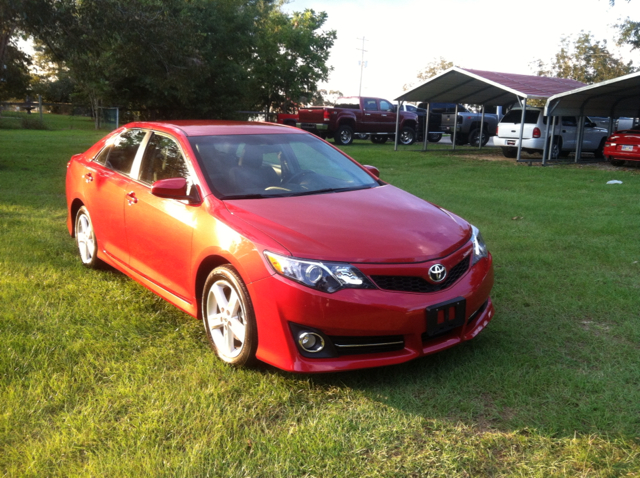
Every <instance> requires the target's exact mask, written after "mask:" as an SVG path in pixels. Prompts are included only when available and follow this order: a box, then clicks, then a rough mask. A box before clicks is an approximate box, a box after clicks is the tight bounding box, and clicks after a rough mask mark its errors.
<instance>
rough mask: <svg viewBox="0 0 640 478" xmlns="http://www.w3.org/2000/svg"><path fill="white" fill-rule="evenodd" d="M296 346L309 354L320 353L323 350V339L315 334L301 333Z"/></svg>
mask: <svg viewBox="0 0 640 478" xmlns="http://www.w3.org/2000/svg"><path fill="white" fill-rule="evenodd" d="M298 344H300V347H302V349H303V350H305V351H306V352H310V353H316V352H320V351H321V350H322V349H324V339H323V338H322V337H321V336H320V335H318V334H316V333H315V332H301V333H300V335H298Z"/></svg>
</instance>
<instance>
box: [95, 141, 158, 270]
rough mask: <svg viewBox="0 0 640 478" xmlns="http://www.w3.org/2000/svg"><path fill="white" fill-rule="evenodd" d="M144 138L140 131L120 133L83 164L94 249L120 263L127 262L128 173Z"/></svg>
mask: <svg viewBox="0 0 640 478" xmlns="http://www.w3.org/2000/svg"><path fill="white" fill-rule="evenodd" d="M145 135H146V132H145V131H143V130H141V129H131V130H127V131H124V132H122V133H121V134H120V135H118V136H116V137H115V138H114V139H113V141H112V142H111V144H110V145H108V146H106V147H105V148H104V149H103V150H102V151H101V152H100V153H99V154H98V155H97V156H96V157H95V159H94V160H93V161H92V162H91V163H89V164H88V165H87V169H86V172H85V174H84V178H85V182H86V183H87V185H86V187H85V195H84V201H85V206H86V207H87V209H88V210H89V214H91V220H92V222H93V227H94V230H95V233H96V237H97V239H98V247H99V248H100V249H101V250H102V251H103V252H104V253H106V254H107V255H108V256H110V257H111V258H113V259H116V260H117V261H119V262H122V263H124V264H126V263H127V262H128V261H129V251H128V245H127V236H126V233H125V225H124V206H125V198H126V195H127V192H128V191H129V190H130V188H131V185H132V184H133V183H134V182H133V181H132V180H131V177H130V176H129V174H130V172H131V167H132V165H133V164H134V162H135V158H136V155H137V153H138V151H139V146H140V144H141V143H142V141H143V139H144V137H145Z"/></svg>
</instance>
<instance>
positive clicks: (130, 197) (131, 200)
mask: <svg viewBox="0 0 640 478" xmlns="http://www.w3.org/2000/svg"><path fill="white" fill-rule="evenodd" d="M127 202H128V203H129V206H133V205H134V204H136V203H137V202H138V198H137V197H136V193H135V192H133V191H131V192H130V193H129V194H127Z"/></svg>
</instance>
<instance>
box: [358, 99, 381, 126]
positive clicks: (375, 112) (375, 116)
mask: <svg viewBox="0 0 640 478" xmlns="http://www.w3.org/2000/svg"><path fill="white" fill-rule="evenodd" d="M362 108H363V111H362V118H363V123H364V129H363V131H362V132H363V133H377V132H378V131H380V126H379V124H380V110H379V109H378V102H377V101H376V99H375V98H363V100H362Z"/></svg>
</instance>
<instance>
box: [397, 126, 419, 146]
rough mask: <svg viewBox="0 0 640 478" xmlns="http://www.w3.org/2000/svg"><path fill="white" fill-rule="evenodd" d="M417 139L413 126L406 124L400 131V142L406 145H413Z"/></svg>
mask: <svg viewBox="0 0 640 478" xmlns="http://www.w3.org/2000/svg"><path fill="white" fill-rule="evenodd" d="M415 140H416V132H415V130H414V129H413V128H410V127H408V126H405V127H404V128H402V131H400V136H399V137H398V143H400V144H403V145H405V146H409V145H412V144H413V143H414V142H415Z"/></svg>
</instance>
